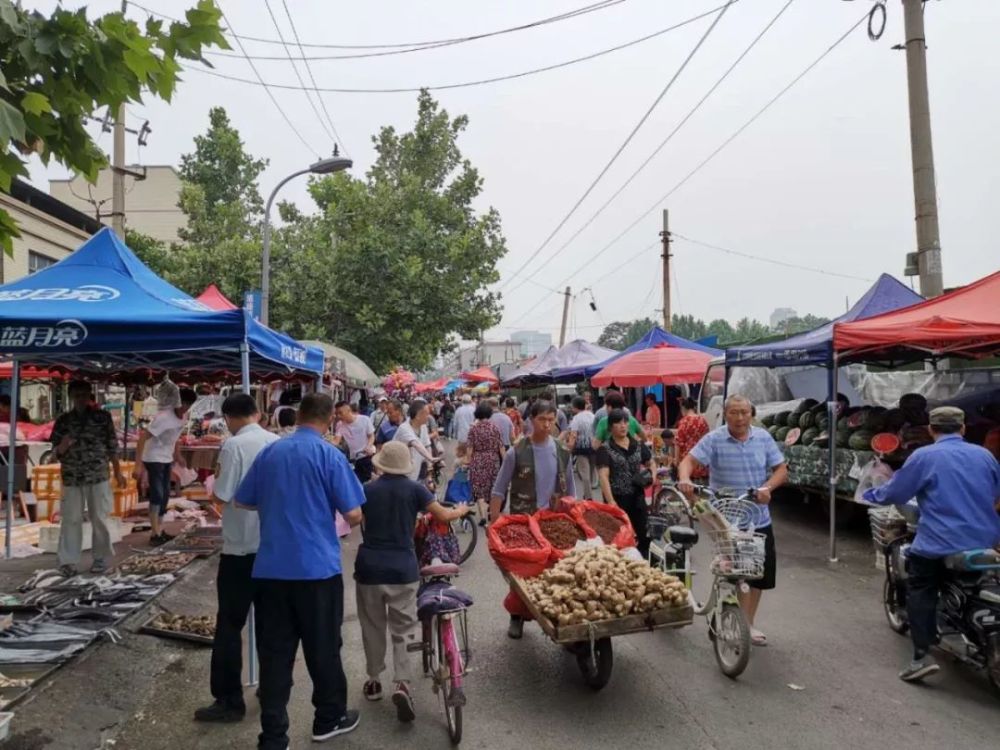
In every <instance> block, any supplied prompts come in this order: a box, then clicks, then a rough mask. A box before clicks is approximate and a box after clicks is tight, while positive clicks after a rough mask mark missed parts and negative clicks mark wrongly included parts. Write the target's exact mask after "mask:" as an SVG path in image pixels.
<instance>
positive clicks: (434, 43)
mask: <svg viewBox="0 0 1000 750" xmlns="http://www.w3.org/2000/svg"><path fill="white" fill-rule="evenodd" d="M624 2H626V0H601V2H596V3H591V4H590V5H584V6H582V7H580V8H576V9H575V10H570V11H567V12H565V13H559V14H558V15H555V16H549V17H548V18H542V19H539V20H537V21H530V22H527V23H523V24H519V25H517V26H509V27H507V28H503V29H496V30H494V31H488V32H485V33H481V34H468V35H465V36H457V37H450V38H447V39H431V40H424V41H421V42H393V43H388V44H332V43H324V44H317V43H315V42H313V43H310V42H303V43H302V45H301V46H302V47H308V48H310V49H396V50H401V51H402V52H404V53H405V52H415V51H419V50H413V49H404V48H406V47H418V48H422V49H434V48H437V47H445V46H451V45H455V44H463V43H465V42H473V41H477V40H479V39H487V38H489V37H494V36H501V35H503V34H510V33H513V32H516V31H524V30H527V29H533V28H537V27H539V26H546V25H548V24H552V23H557V22H559V21H565V20H567V19H570V18H576V17H577V16H583V15H587V14H588V13H593V12H594V11H598V10H604V9H605V8H610V7H612V6H615V5H620V4H621V3H624ZM129 5H132V6H134V7H136V8H138V9H139V10H141V11H143V12H145V13H148V14H149V15H151V16H156V17H158V18H164V19H166V20H168V21H180V19H179V18H177V17H175V16H168V15H166V14H165V13H160V12H159V11H155V10H152V9H150V8H146V7H145V6H142V5H139V4H138V3H133V2H129ZM227 36H231V37H232V38H233V39H241V40H243V41H245V42H257V43H259V44H274V45H281V44H282V41H281V40H280V39H268V38H266V37H259V36H246V35H241V34H236V33H233V32H232V30H230V31H229V32H228V33H227ZM302 54H303V56H304V55H305V53H304V52H303V53H302ZM389 54H399V53H389ZM346 57H368V55H348V56H346ZM255 59H258V60H275V59H276V60H283V59H284V58H283V57H280V56H275V57H261V56H258V57H256V58H255ZM310 59H313V60H320V59H338V58H336V57H333V58H322V57H312V58H310ZM341 59H342V58H341Z"/></svg>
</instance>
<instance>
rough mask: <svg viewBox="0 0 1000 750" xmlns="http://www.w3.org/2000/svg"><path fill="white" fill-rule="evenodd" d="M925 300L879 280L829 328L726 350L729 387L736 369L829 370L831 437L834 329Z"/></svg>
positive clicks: (833, 555) (833, 514)
mask: <svg viewBox="0 0 1000 750" xmlns="http://www.w3.org/2000/svg"><path fill="white" fill-rule="evenodd" d="M922 301H923V297H921V296H920V295H919V294H917V293H916V292H914V291H913V290H912V289H910V288H909V287H908V286H906V285H905V284H903V283H902V282H901V281H898V280H897V279H895V278H893V277H892V276H890V275H889V274H886V273H884V274H882V275H881V276H879V277H878V279H877V280H876V281H875V283H874V284H873V285H872V287H871V288H870V289H869V290H868V291H867V292H865V294H864V296H862V297H861V299H859V300H858V301H857V302H855V303H854V305H853V306H852V307H851V309H850V310H848V311H847V312H846V313H844V314H843V315H841V316H840V317H839V318H836V319H835V320H832V321H830V322H829V323H827V324H826V325H822V326H819V327H818V328H814V329H813V330H811V331H806V332H805V333H800V334H797V335H795V336H791V337H790V338H787V339H784V340H783V341H773V342H770V343H767V344H757V345H755V346H736V347H732V348H730V349H727V350H726V380H725V382H726V384H727V387H728V383H729V372H730V368H732V367H796V366H809V365H813V366H819V367H826V368H827V369H828V370H829V375H828V377H827V385H828V393H827V410H828V414H829V415H830V434H831V435H832V434H833V431H834V429H835V428H836V425H837V413H836V399H837V392H838V386H837V379H838V374H839V368H838V366H837V359H836V357H835V356H834V352H833V326H834V324H835V323H849V322H851V321H854V320H863V319H865V318H871V317H874V316H875V315H881V314H882V313H886V312H889V311H891V310H898V309H899V308H902V307H909V306H910V305H913V304H916V303H917V302H922ZM828 442H829V447H830V460H829V464H830V476H831V477H833V475H834V467H835V463H836V453H835V451H836V446H835V444H834V441H833V440H832V439H831V440H829V441H828ZM836 504H837V495H836V488H835V483H834V482H833V481H832V480H831V482H830V559H831V560H836V559H837V538H836V521H837V509H836Z"/></svg>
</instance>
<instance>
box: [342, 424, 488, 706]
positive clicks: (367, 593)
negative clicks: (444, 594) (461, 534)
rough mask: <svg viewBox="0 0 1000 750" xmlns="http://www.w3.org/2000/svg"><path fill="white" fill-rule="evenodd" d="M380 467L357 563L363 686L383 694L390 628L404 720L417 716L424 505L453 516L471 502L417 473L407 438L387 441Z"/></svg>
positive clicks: (441, 516)
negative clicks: (449, 497) (414, 691)
mask: <svg viewBox="0 0 1000 750" xmlns="http://www.w3.org/2000/svg"><path fill="white" fill-rule="evenodd" d="M372 463H373V464H374V465H375V469H376V470H377V471H378V472H379V473H380V474H381V476H379V478H378V479H375V480H373V481H371V482H369V483H368V484H366V485H365V488H364V489H365V504H364V505H363V506H362V510H363V512H364V525H363V527H362V531H363V541H362V542H361V546H360V547H359V548H358V556H357V560H356V561H355V563H354V580H355V581H356V582H357V586H356V587H355V592H356V594H357V602H358V621H359V622H360V623H361V640H362V643H363V644H364V648H365V661H366V662H367V671H368V680H367V681H366V682H365V684H364V688H363V689H362V692H363V693H364V696H365V698H367V699H368V700H370V701H377V700H379V699H380V698H381V697H382V683H381V682H380V677H381V675H382V672H383V671H385V649H386V640H385V634H386V629H387V628H388V631H389V635H390V637H391V638H392V658H393V678H392V679H393V683H394V684H395V688H394V691H393V694H392V702H393V703H394V704H395V706H396V714H397V717H398V718H399V720H400V721H413V718H414V716H415V714H414V710H413V696H412V695H411V693H410V679H411V671H410V654H409V653H408V647H409V646H410V645H412V644H413V643H415V642H416V639H417V585H418V582H419V580H420V574H419V570H418V568H417V554H416V551H415V550H414V546H413V532H414V527H415V526H416V518H417V515H418V514H420V513H424V512H427V513H430V514H431V515H432V516H433V517H434V518H435V520H437V521H441V522H442V523H449V522H451V521H453V520H455V519H457V518H461V517H462V516H464V515H465V514H466V513H468V512H469V509H468V507H467V506H465V505H459V506H458V507H456V508H446V507H444V506H443V505H441V504H440V503H439V502H437V501H436V500H435V499H434V496H433V495H432V494H431V493H430V491H429V490H428V489H427V488H426V487H425V486H424V485H423V484H420V483H419V482H415V481H413V480H412V479H410V478H409V476H408V475H412V470H413V466H412V462H411V459H410V451H409V450H408V449H407V447H406V445H404V444H403V443H401V442H398V441H393V442H389V443H386V444H385V446H384V447H383V448H382V450H381V451H380V452H379V453H378V455H376V456H375V458H373V459H372Z"/></svg>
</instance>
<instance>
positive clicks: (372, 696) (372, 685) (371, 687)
mask: <svg viewBox="0 0 1000 750" xmlns="http://www.w3.org/2000/svg"><path fill="white" fill-rule="evenodd" d="M361 692H362V693H363V694H364V696H365V700H366V701H380V700H382V683H381V682H379V681H378V680H368V682H366V683H365V685H364V687H363V688H361Z"/></svg>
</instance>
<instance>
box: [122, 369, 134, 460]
mask: <svg viewBox="0 0 1000 750" xmlns="http://www.w3.org/2000/svg"><path fill="white" fill-rule="evenodd" d="M129 395H130V391H129V387H128V386H125V408H124V409H123V410H122V411H123V415H124V416H123V417H122V461H128V421H129V418H130V417H131V416H132V400H131V399H130V398H129Z"/></svg>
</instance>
